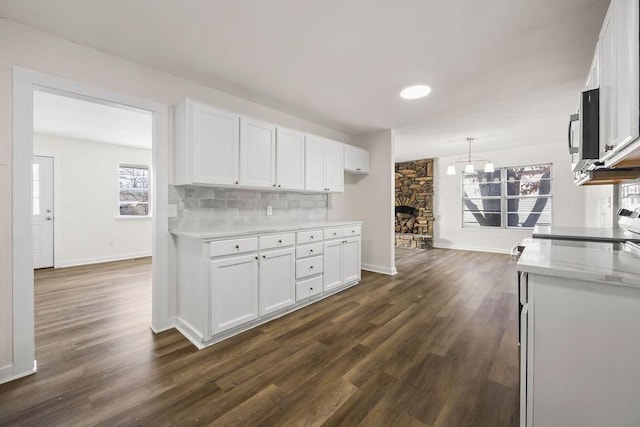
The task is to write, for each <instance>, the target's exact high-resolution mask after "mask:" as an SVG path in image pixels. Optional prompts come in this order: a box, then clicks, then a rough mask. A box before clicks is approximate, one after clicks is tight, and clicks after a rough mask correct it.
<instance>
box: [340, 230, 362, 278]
mask: <svg viewBox="0 0 640 427" xmlns="http://www.w3.org/2000/svg"><path fill="white" fill-rule="evenodd" d="M344 241H345V242H346V243H344V246H343V249H342V274H343V281H344V283H352V282H357V281H359V280H360V238H359V237H351V238H348V239H345V240H344Z"/></svg>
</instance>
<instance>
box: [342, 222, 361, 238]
mask: <svg viewBox="0 0 640 427" xmlns="http://www.w3.org/2000/svg"><path fill="white" fill-rule="evenodd" d="M343 230H344V237H349V236H359V235H360V226H359V225H355V226H353V227H345V228H344V229H343Z"/></svg>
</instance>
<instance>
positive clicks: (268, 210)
mask: <svg viewBox="0 0 640 427" xmlns="http://www.w3.org/2000/svg"><path fill="white" fill-rule="evenodd" d="M267 215H273V206H267Z"/></svg>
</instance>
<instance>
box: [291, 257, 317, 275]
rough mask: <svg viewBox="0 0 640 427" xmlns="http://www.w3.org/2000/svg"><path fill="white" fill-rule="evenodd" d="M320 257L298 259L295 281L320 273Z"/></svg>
mask: <svg viewBox="0 0 640 427" xmlns="http://www.w3.org/2000/svg"><path fill="white" fill-rule="evenodd" d="M322 269H323V260H322V255H320V256H314V257H312V258H305V259H299V260H297V261H296V279H301V278H303V277H307V276H311V275H313V274H318V273H322Z"/></svg>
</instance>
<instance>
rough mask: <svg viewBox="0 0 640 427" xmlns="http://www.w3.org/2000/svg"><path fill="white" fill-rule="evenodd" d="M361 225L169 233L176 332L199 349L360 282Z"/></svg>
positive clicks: (271, 226) (270, 226) (272, 226)
mask: <svg viewBox="0 0 640 427" xmlns="http://www.w3.org/2000/svg"><path fill="white" fill-rule="evenodd" d="M361 227H362V222H359V221H346V222H335V221H334V222H314V223H308V222H305V223H300V224H296V223H288V224H261V225H253V226H247V225H242V226H237V227H229V226H225V227H220V228H209V229H207V230H201V231H172V234H173V235H174V238H175V239H176V255H177V290H176V294H177V309H176V328H177V329H178V330H179V331H180V332H181V333H182V334H183V335H184V336H185V337H187V338H188V339H189V340H190V341H191V342H192V343H193V344H194V345H196V346H197V347H198V348H204V347H206V346H208V345H211V344H214V343H216V342H219V341H221V340H223V339H225V338H228V337H230V336H233V335H236V334H238V333H240V332H243V331H246V330H248V329H251V328H253V327H255V326H257V325H260V324H262V323H265V322H267V321H269V320H272V319H275V318H277V317H280V316H282V315H284V314H286V313H289V312H291V311H293V310H297V309H300V308H302V307H304V306H306V305H309V304H312V303H314V302H316V301H319V300H320V299H323V298H326V297H328V296H330V295H332V294H334V293H336V292H339V291H341V290H343V289H346V288H348V287H350V286H353V285H356V284H358V283H359V282H360V277H361V276H360V266H361V243H360V234H361Z"/></svg>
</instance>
